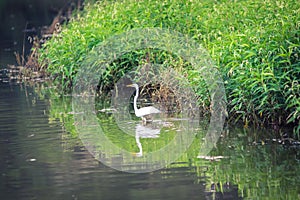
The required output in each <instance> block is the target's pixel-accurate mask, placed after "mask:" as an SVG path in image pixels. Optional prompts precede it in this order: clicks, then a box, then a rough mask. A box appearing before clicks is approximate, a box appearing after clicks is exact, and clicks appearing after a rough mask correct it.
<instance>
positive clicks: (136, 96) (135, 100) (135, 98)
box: [133, 87, 139, 111]
mask: <svg viewBox="0 0 300 200" xmlns="http://www.w3.org/2000/svg"><path fill="white" fill-rule="evenodd" d="M135 89H136V91H135V92H136V94H135V96H134V99H133V108H134V111H137V110H138V108H137V105H136V102H137V99H138V97H139V87H136V88H135Z"/></svg>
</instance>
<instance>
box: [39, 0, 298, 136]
mask: <svg viewBox="0 0 300 200" xmlns="http://www.w3.org/2000/svg"><path fill="white" fill-rule="evenodd" d="M299 13H300V4H299V2H298V1H297V0H287V1H284V0H263V1H261V0H248V1H227V0H219V1H217V0H216V1H211V0H201V1H198V0H197V1H196V0H189V1H187V0H184V1H182V0H172V1H171V0H168V1H150V0H141V1H135V0H123V1H109V0H103V1H100V2H98V3H95V4H93V5H86V7H85V9H84V11H83V12H81V13H77V14H76V16H74V19H73V20H72V21H71V22H69V23H68V25H66V26H65V27H63V31H62V32H61V34H59V35H58V36H56V37H53V38H52V39H51V40H49V41H48V42H46V43H45V44H44V46H43V48H42V49H41V51H40V55H41V56H40V57H41V60H40V61H41V64H42V65H44V68H46V70H47V71H48V72H49V73H50V74H51V75H52V76H53V77H54V78H55V82H56V84H57V85H58V86H59V87H62V89H67V88H69V87H71V86H72V83H73V81H74V77H75V75H76V73H77V70H78V68H79V67H80V64H81V63H82V61H83V60H84V59H85V57H86V56H87V54H88V52H89V51H90V50H91V49H92V48H93V47H94V46H96V45H97V44H98V43H100V42H101V41H103V40H105V39H106V38H108V37H109V36H112V35H114V34H117V33H122V32H124V31H128V30H130V29H133V28H146V27H161V28H168V29H171V30H176V31H179V32H181V33H183V34H187V35H189V36H190V37H192V38H193V39H195V40H196V41H198V42H199V43H200V44H202V45H203V46H204V47H205V48H207V49H208V51H209V52H210V54H211V57H212V58H213V59H214V60H215V62H216V64H217V66H218V67H219V71H220V72H221V73H222V75H223V79H224V81H225V87H226V93H227V99H228V110H229V119H230V120H232V121H240V120H242V121H243V122H244V123H245V125H247V124H248V123H254V124H257V125H262V124H273V125H274V127H277V126H278V125H286V124H291V125H292V126H293V127H295V129H294V130H295V133H298V134H299V131H300V122H299V121H300V83H299V82H300V62H299V59H300V58H299V56H300V54H299V53H300V39H299V38H300V37H299V36H300V14H299ZM162 53H163V52H162ZM133 55H134V54H133ZM139 56H140V55H139V54H135V56H132V55H127V57H126V56H125V57H126V58H121V59H120V60H118V61H117V64H113V65H112V66H111V67H110V68H107V70H108V73H107V77H106V78H105V77H104V78H103V81H104V83H105V84H112V82H113V81H114V78H119V77H120V76H121V75H122V74H124V72H125V70H127V69H128V67H130V65H131V64H132V63H134V62H135V61H136V60H137V58H140V57H139ZM124 60H125V62H124ZM176 63H177V64H178V62H175V65H176ZM172 66H174V63H173V65H172ZM194 73H195V72H194V71H189V70H187V74H188V77H192V78H189V79H190V80H191V82H192V84H194V85H203V83H202V79H201V78H200V77H197V76H195V74H194ZM204 90H205V88H204V89H202V90H201V87H198V88H197V87H196V91H197V92H198V94H199V96H203V93H205V91H204Z"/></svg>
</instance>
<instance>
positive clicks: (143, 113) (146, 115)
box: [127, 83, 161, 123]
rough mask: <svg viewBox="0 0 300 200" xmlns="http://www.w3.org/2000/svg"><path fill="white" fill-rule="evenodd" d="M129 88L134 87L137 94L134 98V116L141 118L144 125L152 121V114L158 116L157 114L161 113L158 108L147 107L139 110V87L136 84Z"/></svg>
mask: <svg viewBox="0 0 300 200" xmlns="http://www.w3.org/2000/svg"><path fill="white" fill-rule="evenodd" d="M127 87H134V88H135V91H136V94H135V96H134V100H133V108H134V114H135V115H136V116H137V117H141V118H142V121H143V122H144V123H147V122H149V121H151V115H152V114H157V113H161V111H160V110H158V109H157V108H155V107H153V106H147V107H142V108H138V107H137V103H136V102H137V99H138V97H139V86H138V85H137V84H135V83H133V84H130V85H127Z"/></svg>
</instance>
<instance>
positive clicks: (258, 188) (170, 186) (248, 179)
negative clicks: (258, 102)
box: [0, 1, 300, 200]
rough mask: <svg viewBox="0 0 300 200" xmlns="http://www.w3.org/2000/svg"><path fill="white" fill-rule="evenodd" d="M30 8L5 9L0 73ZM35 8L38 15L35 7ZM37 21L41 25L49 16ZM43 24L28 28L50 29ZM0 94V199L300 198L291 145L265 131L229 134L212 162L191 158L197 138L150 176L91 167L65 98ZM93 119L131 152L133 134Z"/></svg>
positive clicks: (4, 90)
mask: <svg viewBox="0 0 300 200" xmlns="http://www.w3.org/2000/svg"><path fill="white" fill-rule="evenodd" d="M5 2H8V1H5ZM20 2H24V1H20ZM20 2H18V3H20ZM28 2H30V1H28ZM32 2H34V4H33V3H27V4H26V5H25V7H26V9H25V10H26V12H24V13H27V14H28V15H26V14H24V13H23V14H21V11H20V10H17V11H18V14H15V13H16V12H17V11H15V10H14V9H6V10H5V11H6V12H8V13H6V15H3V16H6V18H4V19H2V21H3V22H6V23H2V24H3V26H2V27H1V28H2V29H3V30H1V34H3V33H4V32H5V34H4V35H2V37H1V38H2V41H1V43H0V45H1V48H0V65H1V66H0V69H1V68H4V67H6V65H7V64H14V63H15V60H14V56H13V52H14V51H19V52H22V41H23V38H24V33H23V32H22V29H23V28H24V27H25V25H24V23H25V22H24V20H20V19H18V20H17V17H16V16H18V15H20V16H22V19H23V18H24V17H23V16H29V14H31V15H30V16H34V15H33V14H32V10H31V9H34V8H35V5H36V4H38V2H40V1H37V2H35V1H32ZM7 5H8V4H7ZM44 6H45V5H44ZM9 7H11V6H9ZM38 8H40V7H38ZM35 10H36V13H35V12H34V13H35V16H40V15H41V14H40V13H39V12H37V11H38V10H42V9H35ZM11 12H12V13H11ZM43 16H44V17H39V19H41V18H47V20H49V16H50V14H49V12H47V14H45V15H43ZM45 16H46V17H45ZM36 18H37V17H35V20H36ZM9 20H13V23H10V22H9ZM27 20H28V21H30V22H31V23H33V22H36V21H34V20H32V19H31V18H28V19H27ZM43 20H44V21H43V22H40V21H39V22H38V23H37V22H36V24H49V23H50V21H47V20H45V19H43ZM46 21H47V22H46ZM5 24H6V25H7V26H4V25H5ZM5 27H6V28H5ZM12 32H13V34H11V33H12ZM8 36H11V37H8ZM0 76H2V71H1V73H0ZM0 91H1V92H0V199H5V200H6V199H105V200H106V199H125V200H126V199H166V200H168V199H300V187H299V185H300V173H299V171H300V150H299V147H298V146H286V145H281V144H278V140H276V141H272V139H274V138H272V137H271V136H270V135H271V130H259V129H258V130H254V129H241V128H235V127H233V128H230V129H229V130H228V131H227V132H226V133H224V137H222V138H220V140H219V142H218V144H217V146H216V147H215V149H214V150H213V151H212V152H211V154H210V156H223V157H224V158H223V159H220V161H216V160H209V158H212V157H207V159H202V158H197V152H198V151H199V142H200V141H201V136H199V137H198V138H197V139H196V140H195V141H196V142H194V143H193V144H192V145H191V148H190V149H189V150H188V151H187V152H186V153H184V154H183V156H182V157H181V158H180V159H179V160H177V161H176V162H174V163H172V164H170V165H168V166H166V167H164V168H162V169H160V170H157V171H154V172H150V173H140V174H133V173H126V172H120V171H118V170H115V169H112V168H110V167H107V166H106V165H104V164H103V163H101V162H99V161H98V160H96V159H95V158H94V157H93V156H92V155H91V154H90V153H89V151H88V150H87V148H86V147H85V146H84V145H83V143H82V141H81V140H80V139H79V137H78V133H77V132H76V131H75V128H74V118H73V117H74V115H73V113H72V106H71V104H72V100H71V98H70V97H63V98H58V97H56V96H55V95H52V94H51V93H49V92H45V91H46V90H45V88H43V87H42V86H41V85H36V86H25V84H16V83H7V82H1V81H0ZM98 117H99V118H101V119H103V120H104V121H105V120H106V121H107V123H106V124H105V126H104V128H105V129H104V131H106V134H107V136H108V137H109V138H111V140H112V141H113V142H114V143H115V144H117V145H119V146H120V147H124V148H128V149H130V150H132V151H133V152H138V150H139V149H138V147H137V144H136V138H135V137H134V135H132V136H130V135H127V134H123V133H122V131H120V128H119V127H117V126H116V124H115V123H114V121H113V120H111V118H110V115H109V114H108V115H106V114H103V115H98ZM269 132H270V134H269ZM167 136H168V133H167V132H166V131H165V133H163V131H161V133H160V135H159V136H158V138H144V139H143V138H141V139H140V141H139V142H140V143H141V144H142V145H143V148H144V152H147V145H148V146H149V145H150V144H151V143H152V142H154V143H157V145H161V144H162V142H164V141H169V139H170V138H171V139H172V137H167ZM267 139H270V140H267ZM125 140H129V142H127V143H125V142H124V141H125ZM262 141H263V142H262ZM266 141H267V143H266ZM129 167H131V166H129ZM132 167H134V166H132Z"/></svg>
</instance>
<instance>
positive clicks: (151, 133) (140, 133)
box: [135, 124, 160, 157]
mask: <svg viewBox="0 0 300 200" xmlns="http://www.w3.org/2000/svg"><path fill="white" fill-rule="evenodd" d="M159 134H160V129H159V128H155V127H153V126H150V125H147V126H145V125H142V124H137V125H136V127H135V141H136V144H137V146H138V148H139V150H140V151H139V152H138V153H135V156H137V157H141V156H143V147H142V143H141V141H140V138H158V137H159Z"/></svg>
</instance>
